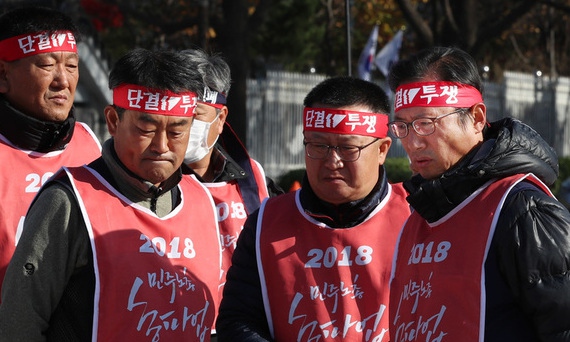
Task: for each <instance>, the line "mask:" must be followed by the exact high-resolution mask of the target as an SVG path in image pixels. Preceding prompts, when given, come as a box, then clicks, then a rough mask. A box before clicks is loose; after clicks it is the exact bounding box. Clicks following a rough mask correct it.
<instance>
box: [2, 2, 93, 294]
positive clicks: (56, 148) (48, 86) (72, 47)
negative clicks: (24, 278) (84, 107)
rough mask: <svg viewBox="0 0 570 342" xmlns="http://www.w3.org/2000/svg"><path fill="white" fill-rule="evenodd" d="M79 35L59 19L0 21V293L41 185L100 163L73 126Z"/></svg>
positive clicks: (84, 131) (41, 14)
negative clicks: (69, 169) (64, 169)
mask: <svg viewBox="0 0 570 342" xmlns="http://www.w3.org/2000/svg"><path fill="white" fill-rule="evenodd" d="M78 41H79V31H78V29H77V28H76V26H75V25H74V24H73V22H72V20H71V19H70V18H69V17H68V16H66V15H65V14H63V13H61V12H58V11H55V10H52V9H47V8H21V9H16V10H13V11H11V12H7V13H5V14H4V15H2V17H0V114H1V115H2V125H0V158H1V159H2V160H3V163H1V164H0V196H2V205H0V285H1V284H2V280H3V278H4V273H5V272H6V267H8V263H9V262H10V258H11V257H12V254H13V252H14V249H15V248H16V243H17V241H18V239H19V236H20V234H21V231H22V225H23V222H24V217H25V215H26V210H27V209H28V206H29V205H30V203H31V202H32V199H33V198H34V196H35V195H36V194H37V192H38V190H39V188H40V187H41V185H42V184H43V183H44V182H45V181H46V180H47V179H48V178H49V177H50V176H51V175H53V173H54V172H56V171H57V169H59V168H60V167H61V166H62V165H69V166H76V165H82V164H84V163H88V162H90V161H92V160H94V159H96V158H97V157H99V156H100V155H101V145H100V144H99V141H98V140H97V138H96V137H95V134H93V132H92V131H91V129H90V128H89V127H88V126H87V125H85V124H83V123H79V122H76V121H75V116H74V108H73V99H74V96H75V89H76V87H77V82H78V78H79V70H78V64H79V56H78V54H77V42H78Z"/></svg>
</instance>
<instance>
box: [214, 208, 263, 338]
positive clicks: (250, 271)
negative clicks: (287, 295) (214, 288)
mask: <svg viewBox="0 0 570 342" xmlns="http://www.w3.org/2000/svg"><path fill="white" fill-rule="evenodd" d="M258 213H259V211H257V210H256V211H255V212H253V213H252V214H251V215H249V217H248V218H247V220H246V222H245V224H244V228H243V231H242V232H241V234H240V236H239V238H238V242H237V246H236V249H235V251H234V254H233V257H232V266H231V267H230V269H229V270H228V275H227V280H226V284H225V287H224V292H223V298H222V302H221V304H220V310H219V315H218V319H217V321H216V333H217V335H218V341H219V342H224V341H232V342H235V341H248V342H249V341H272V339H271V337H270V334H269V326H268V324H267V317H266V315H265V309H264V306H263V298H262V294H261V282H260V279H259V272H258V269H257V259H256V251H255V234H256V224H257V217H258Z"/></svg>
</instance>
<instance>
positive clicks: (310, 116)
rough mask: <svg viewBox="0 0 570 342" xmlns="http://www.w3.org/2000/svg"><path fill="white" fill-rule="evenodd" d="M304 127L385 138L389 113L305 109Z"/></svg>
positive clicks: (306, 128) (316, 130)
mask: <svg viewBox="0 0 570 342" xmlns="http://www.w3.org/2000/svg"><path fill="white" fill-rule="evenodd" d="M303 129H304V130H305V131H315V132H324V133H336V134H357V135H366V136H370V137H376V138H385V137H386V135H387V134H388V115H386V114H384V113H366V112H357V111H352V110H341V109H335V108H310V107H305V109H304V110H303Z"/></svg>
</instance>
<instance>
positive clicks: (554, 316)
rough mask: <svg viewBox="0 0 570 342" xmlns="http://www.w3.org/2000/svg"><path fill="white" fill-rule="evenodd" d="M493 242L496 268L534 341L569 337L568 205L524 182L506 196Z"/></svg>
mask: <svg viewBox="0 0 570 342" xmlns="http://www.w3.org/2000/svg"><path fill="white" fill-rule="evenodd" d="M515 189H516V188H515ZM493 244H494V245H496V247H495V251H496V252H497V256H498V259H497V260H498V268H499V270H500V273H501V274H502V276H503V277H504V279H505V281H506V282H507V286H508V288H509V289H510V292H511V294H512V295H513V298H514V301H515V302H516V303H517V304H518V305H519V306H520V307H521V308H522V310H523V312H524V313H525V314H526V316H527V317H528V318H529V321H530V322H531V324H532V325H533V326H534V329H532V330H534V331H536V332H537V335H538V337H539V340H540V341H570V319H569V317H570V272H569V270H570V213H569V212H568V210H567V209H566V208H565V207H564V206H563V205H562V204H561V203H560V202H559V201H557V200H556V199H555V198H553V197H550V196H548V195H547V194H545V193H544V192H543V191H541V190H538V189H537V188H530V189H529V188H528V187H525V188H524V189H523V190H522V191H518V192H516V193H515V194H513V195H510V196H509V197H508V198H507V201H506V202H505V205H504V207H503V210H502V211H501V214H500V217H499V220H498V222H497V230H496V232H495V236H494V238H493Z"/></svg>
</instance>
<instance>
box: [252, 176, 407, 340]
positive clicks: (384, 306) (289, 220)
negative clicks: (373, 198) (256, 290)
mask: <svg viewBox="0 0 570 342" xmlns="http://www.w3.org/2000/svg"><path fill="white" fill-rule="evenodd" d="M298 194H299V191H297V192H294V193H287V194H285V195H281V196H277V197H274V198H270V199H269V200H267V201H266V202H264V204H262V207H261V208H260V213H259V221H258V231H257V241H256V248H257V255H258V262H260V265H259V271H260V278H261V283H262V291H263V299H264V304H265V310H266V313H267V318H268V319H267V320H268V323H269V327H270V331H271V334H272V336H274V337H275V339H276V340H277V341H351V342H352V341H388V332H387V329H388V299H389V293H388V289H389V284H388V282H389V279H390V273H391V269H392V256H393V252H394V248H395V245H396V240H397V237H398V235H399V232H400V229H401V227H402V225H403V223H404V221H405V220H406V219H407V218H408V216H409V214H410V210H409V206H408V203H407V202H406V200H405V197H406V193H405V191H404V189H403V188H402V186H401V185H392V186H390V192H389V194H388V196H386V198H384V200H383V201H382V202H381V203H380V204H379V205H378V206H377V208H376V209H375V210H374V211H373V212H372V213H371V214H370V215H369V217H368V218H367V219H366V220H365V221H364V222H362V223H361V224H359V225H357V226H355V227H351V228H344V229H333V228H330V227H328V226H326V225H325V224H323V223H320V222H318V221H316V220H314V219H313V218H311V217H309V216H308V215H306V214H305V213H304V209H303V208H302V207H301V205H300V202H299V195H298Z"/></svg>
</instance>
